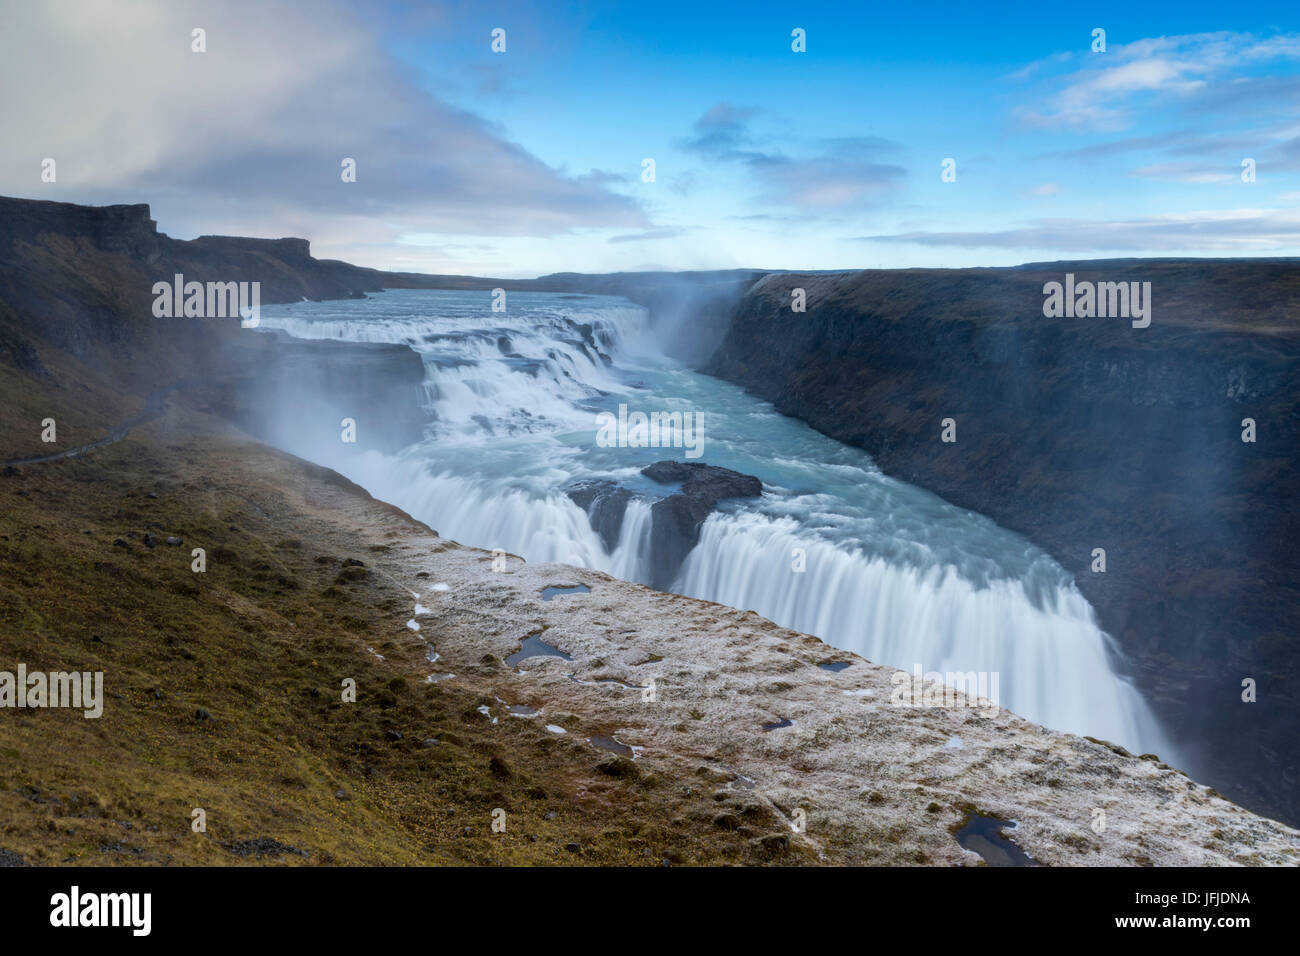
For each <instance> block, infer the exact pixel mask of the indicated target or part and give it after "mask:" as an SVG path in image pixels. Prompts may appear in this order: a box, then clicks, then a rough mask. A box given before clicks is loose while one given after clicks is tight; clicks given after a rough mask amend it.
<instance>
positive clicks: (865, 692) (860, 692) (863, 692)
mask: <svg viewBox="0 0 1300 956" xmlns="http://www.w3.org/2000/svg"><path fill="white" fill-rule="evenodd" d="M844 696H845V697H875V696H876V692H875V691H874V690H872V689H871V688H870V687H855V688H854V689H853V690H846V691H844Z"/></svg>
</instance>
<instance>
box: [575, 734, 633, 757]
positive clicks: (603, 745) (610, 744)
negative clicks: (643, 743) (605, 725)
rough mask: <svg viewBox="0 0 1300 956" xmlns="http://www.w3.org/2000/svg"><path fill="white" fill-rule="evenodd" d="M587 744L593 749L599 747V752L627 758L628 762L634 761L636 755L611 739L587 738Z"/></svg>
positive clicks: (629, 748) (625, 745) (628, 748)
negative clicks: (604, 751)
mask: <svg viewBox="0 0 1300 956" xmlns="http://www.w3.org/2000/svg"><path fill="white" fill-rule="evenodd" d="M587 743H589V744H591V745H592V746H593V747H599V748H600V749H601V750H608V751H609V752H610V753H616V754H618V755H619V756H621V757H627V758H628V759H630V760H635V759H636V753H635V752H634V751H633V749H632V748H631V747H629V746H628V745H627V744H625V743H622V742H620V741H618V740H615V739H614V738H613V737H588V738H587ZM638 749H640V748H638Z"/></svg>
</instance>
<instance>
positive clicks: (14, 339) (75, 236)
mask: <svg viewBox="0 0 1300 956" xmlns="http://www.w3.org/2000/svg"><path fill="white" fill-rule="evenodd" d="M177 274H180V275H183V276H184V281H186V282H190V281H197V282H204V283H206V282H223V283H226V282H257V283H260V301H261V302H262V303H274V302H297V301H299V300H300V299H302V298H304V297H306V298H311V299H329V298H355V297H358V296H363V295H364V294H365V292H366V291H372V290H377V289H380V288H382V286H383V281H382V274H381V273H379V272H376V271H375V270H371V269H361V268H358V267H355V266H351V265H348V264H346V263H341V262H331V261H322V260H318V259H314V258H312V256H311V250H310V247H309V245H308V243H307V240H305V239H248V238H238V237H229V236H203V237H200V238H198V239H194V240H191V241H182V240H176V239H171V238H169V237H168V236H166V235H164V234H162V233H159V232H158V230H157V226H156V223H155V222H154V221H153V220H152V219H151V218H150V215H149V207H148V206H145V205H123V206H99V207H97V206H78V205H73V204H70V203H55V202H42V201H34V200H21V199H7V198H2V197H0V361H5V362H7V363H8V364H10V365H13V366H14V367H16V368H18V369H20V370H22V371H25V372H28V373H31V374H34V375H36V376H38V377H39V376H45V377H48V372H47V371H46V363H45V361H44V360H43V359H42V355H43V354H44V355H54V356H58V355H67V356H71V357H73V358H74V359H76V360H79V361H80V362H81V363H82V365H83V366H84V367H85V368H86V369H88V370H89V371H91V372H99V373H101V374H103V375H105V376H106V377H110V378H111V379H112V380H113V381H114V382H115V383H116V384H117V385H119V386H125V387H126V388H127V389H128V390H130V389H139V390H140V391H141V392H147V391H152V390H153V389H155V388H157V387H158V386H160V385H164V384H168V383H171V382H176V381H181V380H196V381H201V382H202V384H201V385H198V386H194V387H188V386H187V388H186V390H185V393H184V395H182V394H181V393H178V394H177V397H178V398H181V399H184V398H185V396H191V397H192V399H193V400H194V401H195V402H197V404H199V405H200V406H201V407H204V408H205V409H207V410H209V411H212V412H216V413H218V414H221V415H224V416H226V417H228V418H231V419H233V420H235V421H237V422H239V423H240V424H241V425H242V426H244V427H245V428H246V429H248V430H249V431H250V432H252V433H253V434H255V435H258V436H260V437H263V438H266V439H267V440H270V441H274V442H276V443H277V444H282V445H284V446H287V447H303V446H304V445H311V444H314V443H316V442H320V441H330V442H335V443H337V442H338V441H339V440H340V432H341V422H342V420H343V419H344V418H351V419H353V420H354V421H355V422H356V425H357V428H356V434H357V442H356V444H357V446H358V447H360V448H378V449H382V450H393V449H395V448H399V447H401V446H403V445H406V444H410V443H411V442H414V441H418V440H419V439H420V437H421V436H422V434H423V431H424V425H425V424H426V423H427V418H428V416H427V413H425V412H424V411H422V410H421V407H420V404H421V403H420V395H419V388H420V385H421V383H422V381H423V378H424V367H423V365H422V363H421V361H420V358H419V356H418V355H417V354H416V353H415V352H414V351H412V350H411V349H409V348H407V347H406V346H402V345H383V344H369V343H345V342H316V341H301V340H296V339H293V338H290V337H289V336H286V335H283V334H278V333H274V334H268V333H265V332H262V331H258V330H255V329H244V328H241V327H240V320H239V319H238V318H237V317H230V318H215V317H214V318H158V317H155V315H154V314H153V304H154V298H155V295H154V291H153V287H154V284H155V283H157V282H166V283H168V285H171V284H172V283H173V282H174V277H175V276H176V275H177ZM58 384H59V385H61V386H62V387H68V386H75V385H76V384H77V383H72V382H60V383H58Z"/></svg>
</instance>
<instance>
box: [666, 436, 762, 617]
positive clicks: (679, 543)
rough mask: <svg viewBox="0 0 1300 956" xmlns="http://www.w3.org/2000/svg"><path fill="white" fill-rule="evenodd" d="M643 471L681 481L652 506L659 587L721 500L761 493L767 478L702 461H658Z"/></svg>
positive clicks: (671, 481) (674, 570)
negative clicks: (677, 489) (672, 491)
mask: <svg viewBox="0 0 1300 956" xmlns="http://www.w3.org/2000/svg"><path fill="white" fill-rule="evenodd" d="M641 474H643V475H645V476H646V477H647V478H649V479H651V480H652V481H657V482H659V483H660V484H676V483H678V482H680V483H681V489H680V490H679V491H677V492H676V493H675V494H672V495H669V496H668V497H667V498H663V499H661V500H659V501H656V502H655V503H654V505H653V506H652V507H651V509H650V513H651V516H652V519H653V524H652V527H651V529H650V551H651V580H650V583H651V585H652V586H653V587H656V588H658V589H659V590H661V591H663V590H667V589H668V587H669V586H670V585H671V584H672V583H673V578H674V577H676V575H677V571H678V569H679V568H680V567H681V565H682V561H684V560H685V559H686V555H687V554H689V553H690V550H691V548H693V547H695V544H696V542H697V541H699V538H700V525H702V524H703V523H704V519H705V518H707V517H708V516H709V515H710V514H711V513H712V512H713V509H714V508H716V507H717V506H718V502H719V501H723V500H725V499H727V498H753V497H757V496H758V495H761V494H762V493H763V483H762V482H761V481H759V480H758V479H757V478H755V477H754V476H753V475H742V474H741V473H740V472H738V471H732V470H731V469H730V468H719V467H717V466H716V465H706V464H703V463H701V462H680V461H657V462H655V463H654V464H653V465H650V466H648V467H646V468H643V469H641Z"/></svg>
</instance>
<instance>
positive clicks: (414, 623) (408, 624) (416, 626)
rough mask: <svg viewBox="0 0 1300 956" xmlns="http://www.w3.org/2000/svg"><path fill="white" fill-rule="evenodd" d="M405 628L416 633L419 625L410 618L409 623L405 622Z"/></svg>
mask: <svg viewBox="0 0 1300 956" xmlns="http://www.w3.org/2000/svg"><path fill="white" fill-rule="evenodd" d="M406 626H407V627H409V628H410V629H411V630H413V631H418V630H419V629H420V625H419V623H418V622H417V621H416V620H415V618H411V619H410V620H409V621H407V622H406Z"/></svg>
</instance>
